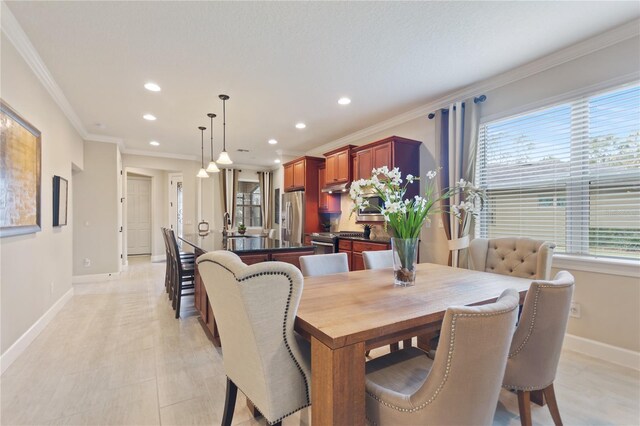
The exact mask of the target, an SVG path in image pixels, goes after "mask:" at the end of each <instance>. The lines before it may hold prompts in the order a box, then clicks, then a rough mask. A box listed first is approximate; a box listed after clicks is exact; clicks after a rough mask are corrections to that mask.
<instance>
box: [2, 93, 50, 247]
mask: <svg viewBox="0 0 640 426" xmlns="http://www.w3.org/2000/svg"><path fill="white" fill-rule="evenodd" d="M40 157H41V151H40V131H39V130H38V129H36V128H35V127H34V126H33V125H31V124H30V123H29V122H28V121H27V120H25V119H24V118H22V117H21V116H20V115H19V114H18V113H17V112H15V111H14V110H13V109H12V108H11V107H10V106H9V105H7V104H6V103H5V102H4V101H2V100H0V237H7V236H11V235H20V234H31V233H34V232H38V231H40V229H41V227H40V191H41V188H40V173H41V158H40Z"/></svg>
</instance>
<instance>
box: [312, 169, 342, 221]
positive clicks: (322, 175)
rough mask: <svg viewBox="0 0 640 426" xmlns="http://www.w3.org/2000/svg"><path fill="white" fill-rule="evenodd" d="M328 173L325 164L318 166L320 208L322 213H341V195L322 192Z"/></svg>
mask: <svg viewBox="0 0 640 426" xmlns="http://www.w3.org/2000/svg"><path fill="white" fill-rule="evenodd" d="M326 173H327V168H326V166H325V165H322V166H320V167H318V197H319V198H318V210H319V211H320V212H321V213H340V212H341V210H340V195H339V194H329V193H327V192H322V188H324V187H325V186H326V183H327V179H326Z"/></svg>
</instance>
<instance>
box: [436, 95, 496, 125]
mask: <svg viewBox="0 0 640 426" xmlns="http://www.w3.org/2000/svg"><path fill="white" fill-rule="evenodd" d="M486 100H487V96H486V95H480V96H476V97H475V98H473V103H474V104H481V103H482V102H484V101H486ZM463 105H464V103H463ZM442 109H447V108H442ZM453 109H454V111H455V109H456V107H453ZM435 116H436V114H435V113H434V112H432V113H430V114H429V115H428V116H427V117H429V120H431V119H432V118H433V117H435Z"/></svg>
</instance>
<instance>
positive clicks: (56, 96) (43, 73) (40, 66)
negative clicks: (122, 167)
mask: <svg viewBox="0 0 640 426" xmlns="http://www.w3.org/2000/svg"><path fill="white" fill-rule="evenodd" d="M0 3H1V4H0V8H1V9H0V11H1V15H2V16H1V24H0V27H2V32H3V33H4V34H5V35H6V36H7V38H8V39H9V41H10V42H11V43H12V44H13V46H14V47H15V48H16V50H17V51H18V53H20V55H21V56H22V58H23V59H24V60H25V62H26V63H27V65H29V68H31V70H32V71H33V73H34V74H35V75H36V77H37V78H38V80H40V82H41V83H42V85H43V86H44V88H45V89H46V90H47V92H49V95H51V97H52V98H53V100H54V101H55V102H56V104H58V107H60V109H61V110H62V112H63V113H64V115H65V116H66V117H67V119H68V120H69V122H71V125H72V126H73V127H74V128H75V129H76V131H77V132H78V133H79V134H80V136H82V138H84V139H86V137H87V135H88V132H87V130H86V129H85V128H84V125H83V124H82V121H80V118H79V117H78V114H76V112H75V110H74V109H73V107H72V106H71V104H70V103H69V101H68V100H67V97H66V96H65V95H64V93H63V92H62V89H60V86H58V83H56V81H55V80H54V79H53V76H52V75H51V73H50V72H49V69H48V68H47V66H46V65H45V64H44V62H43V61H42V58H41V57H40V55H39V54H38V51H37V50H36V48H35V47H34V46H33V44H31V40H29V37H27V34H26V33H25V32H24V30H23V29H22V27H21V26H20V24H19V23H18V21H17V20H16V17H15V16H13V13H11V10H10V9H9V6H7V4H6V3H5V2H0Z"/></svg>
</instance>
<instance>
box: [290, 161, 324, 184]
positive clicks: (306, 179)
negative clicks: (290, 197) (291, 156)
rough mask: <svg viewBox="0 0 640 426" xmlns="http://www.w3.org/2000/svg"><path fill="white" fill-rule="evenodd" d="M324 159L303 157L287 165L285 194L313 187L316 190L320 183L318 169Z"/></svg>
mask: <svg viewBox="0 0 640 426" xmlns="http://www.w3.org/2000/svg"><path fill="white" fill-rule="evenodd" d="M323 163H324V159H322V158H316V157H302V158H298V159H296V160H293V161H290V162H288V163H285V164H284V165H283V166H282V167H283V168H284V192H291V191H304V190H309V189H310V188H311V187H313V191H314V192H315V190H316V185H317V182H318V167H319V166H320V165H321V164H323Z"/></svg>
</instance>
